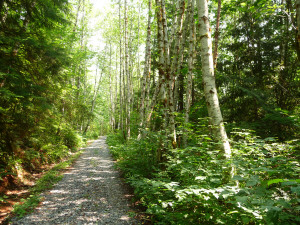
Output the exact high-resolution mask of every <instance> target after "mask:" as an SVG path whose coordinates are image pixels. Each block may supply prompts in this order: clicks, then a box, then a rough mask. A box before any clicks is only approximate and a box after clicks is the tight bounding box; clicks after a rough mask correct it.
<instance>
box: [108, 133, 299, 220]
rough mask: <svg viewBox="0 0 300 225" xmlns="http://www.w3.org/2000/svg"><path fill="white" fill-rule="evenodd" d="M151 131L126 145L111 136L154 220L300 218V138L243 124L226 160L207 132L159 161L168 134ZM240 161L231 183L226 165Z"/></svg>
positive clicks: (121, 164) (115, 152) (120, 160)
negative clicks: (262, 133) (282, 137)
mask: <svg viewBox="0 0 300 225" xmlns="http://www.w3.org/2000/svg"><path fill="white" fill-rule="evenodd" d="M149 137H151V138H149ZM149 137H148V139H147V138H146V139H144V140H141V141H136V140H135V141H133V140H131V141H129V142H127V143H126V144H124V143H121V141H120V139H119V138H118V137H114V136H110V137H109V138H108V143H109V144H110V145H113V146H112V147H111V149H112V151H113V155H114V156H115V157H116V158H117V161H118V166H119V167H120V168H121V169H122V170H123V171H124V172H125V175H126V177H127V182H128V183H129V184H130V185H131V186H133V188H134V190H135V196H136V197H137V198H138V199H139V201H140V202H141V203H142V204H143V205H144V206H145V207H146V208H147V211H146V213H148V214H150V215H152V220H153V221H152V222H153V223H154V224H269V225H273V224H274V225H275V224H299V222H300V220H299V218H300V208H299V206H298V205H299V203H300V198H299V190H300V180H299V174H300V173H299V172H300V170H299V160H297V159H298V155H297V151H298V150H297V149H299V141H298V140H294V141H290V142H288V143H278V142H277V140H276V139H275V138H265V139H260V138H259V137H257V136H255V135H254V132H253V131H249V130H235V131H234V132H233V133H232V141H231V146H232V150H233V155H232V159H231V160H230V161H228V160H227V161H226V160H225V159H224V158H223V157H222V156H221V155H222V154H221V152H220V151H219V150H217V149H216V147H215V144H214V143H213V142H212V141H211V139H210V138H208V137H207V136H206V135H200V134H199V135H198V136H197V141H195V140H194V142H193V143H197V144H194V146H189V147H187V148H185V149H168V150H167V151H166V154H165V158H166V159H167V160H166V161H165V162H164V163H161V164H158V163H157V162H156V161H155V158H156V156H155V154H150V152H155V151H156V149H157V147H158V144H157V143H158V140H159V138H161V137H159V138H157V137H155V135H154V134H153V135H152V136H149ZM165 139H167V137H165ZM143 156H144V157H143ZM145 156H147V157H145ZM232 166H234V168H235V175H234V177H232V179H231V180H230V181H229V182H225V181H224V179H223V176H224V175H223V171H224V170H226V169H227V168H230V167H232ZM237 184H238V185H237Z"/></svg>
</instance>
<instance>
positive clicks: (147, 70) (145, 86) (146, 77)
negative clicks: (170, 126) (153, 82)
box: [138, 0, 152, 139]
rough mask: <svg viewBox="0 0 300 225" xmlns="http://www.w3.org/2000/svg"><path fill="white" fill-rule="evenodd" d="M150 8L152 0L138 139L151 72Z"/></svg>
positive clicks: (149, 16) (142, 124) (140, 135)
mask: <svg viewBox="0 0 300 225" xmlns="http://www.w3.org/2000/svg"><path fill="white" fill-rule="evenodd" d="M151 8H152V1H151V0H149V2H148V28H147V41H146V51H145V67H144V75H143V81H142V93H141V106H140V120H141V121H140V130H139V136H138V139H140V138H141V137H142V133H141V132H142V131H141V129H143V126H144V121H145V96H146V92H148V89H149V86H150V84H149V83H150V74H151Z"/></svg>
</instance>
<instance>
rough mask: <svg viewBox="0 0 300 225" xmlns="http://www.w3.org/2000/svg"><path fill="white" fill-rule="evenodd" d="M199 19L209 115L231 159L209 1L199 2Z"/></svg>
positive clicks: (218, 137) (202, 0)
mask: <svg viewBox="0 0 300 225" xmlns="http://www.w3.org/2000/svg"><path fill="white" fill-rule="evenodd" d="M197 7H198V18H199V24H200V32H199V33H200V34H199V35H200V42H201V62H202V79H203V86H204V93H205V99H206V104H207V110H208V115H209V117H210V123H211V126H212V131H213V136H214V139H215V140H216V141H217V142H220V143H221V146H220V147H221V148H222V149H223V150H224V152H225V157H226V158H230V157H231V148H230V145H229V142H228V138H227V134H226V131H225V127H224V123H223V118H222V114H221V110H220V106H219V99H218V95H217V89H216V84H215V75H214V65H213V57H212V40H211V29H210V24H209V19H208V1H207V0H197Z"/></svg>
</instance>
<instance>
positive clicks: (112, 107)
mask: <svg viewBox="0 0 300 225" xmlns="http://www.w3.org/2000/svg"><path fill="white" fill-rule="evenodd" d="M111 73H112V53H111V43H109V94H110V111H111V115H110V118H111V119H110V125H111V129H112V131H113V130H114V127H115V106H114V100H113V89H112V79H111Z"/></svg>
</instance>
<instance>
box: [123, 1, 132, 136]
mask: <svg viewBox="0 0 300 225" xmlns="http://www.w3.org/2000/svg"><path fill="white" fill-rule="evenodd" d="M124 6H125V11H124V12H125V14H124V20H125V74H126V85H127V99H126V100H127V106H126V108H127V111H126V114H127V139H129V138H130V112H131V85H130V84H131V81H130V74H129V62H128V59H129V54H128V17H127V12H128V5H127V0H125V2H124Z"/></svg>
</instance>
